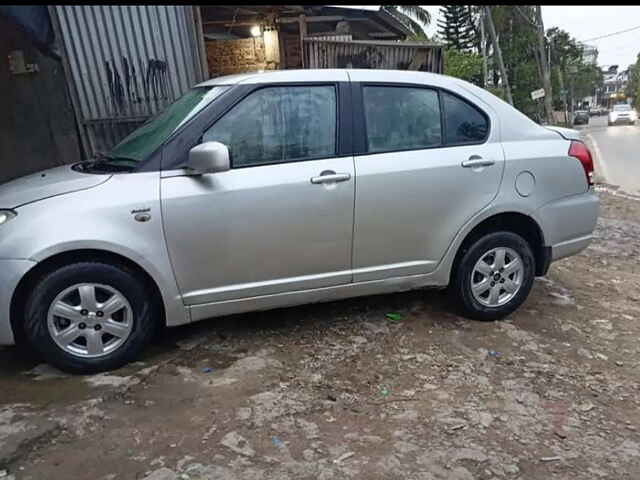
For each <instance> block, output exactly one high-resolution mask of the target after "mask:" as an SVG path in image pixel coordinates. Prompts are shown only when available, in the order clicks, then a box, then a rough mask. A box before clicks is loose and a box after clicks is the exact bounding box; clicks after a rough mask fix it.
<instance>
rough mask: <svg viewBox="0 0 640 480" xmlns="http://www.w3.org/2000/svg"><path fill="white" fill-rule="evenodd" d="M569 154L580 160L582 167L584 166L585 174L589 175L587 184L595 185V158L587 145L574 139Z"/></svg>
mask: <svg viewBox="0 0 640 480" xmlns="http://www.w3.org/2000/svg"><path fill="white" fill-rule="evenodd" d="M569 156H570V157H574V158H577V159H578V160H580V163H581V164H582V168H584V174H585V175H586V176H587V184H589V186H591V185H593V159H592V158H591V152H590V151H589V149H588V148H587V146H586V145H585V144H584V143H582V142H579V141H577V140H572V141H571V146H570V147H569Z"/></svg>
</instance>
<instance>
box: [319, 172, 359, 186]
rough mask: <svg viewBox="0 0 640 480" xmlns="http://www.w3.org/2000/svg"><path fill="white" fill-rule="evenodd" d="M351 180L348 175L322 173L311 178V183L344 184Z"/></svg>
mask: <svg viewBox="0 0 640 480" xmlns="http://www.w3.org/2000/svg"><path fill="white" fill-rule="evenodd" d="M350 178H351V174H350V173H335V172H331V173H325V172H322V173H321V174H320V175H319V176H317V177H311V183H313V184H316V185H317V184H320V183H337V182H346V181H347V180H349V179H350Z"/></svg>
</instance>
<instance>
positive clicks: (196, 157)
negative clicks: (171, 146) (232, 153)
mask: <svg viewBox="0 0 640 480" xmlns="http://www.w3.org/2000/svg"><path fill="white" fill-rule="evenodd" d="M187 168H189V169H190V170H193V171H194V173H197V174H200V175H202V174H204V173H216V172H226V171H227V170H229V169H230V168H231V163H230V162H229V149H228V148H227V146H226V145H225V144H224V143H220V142H205V143H201V144H200V145H196V146H195V147H193V148H192V149H191V150H189V160H188V161H187Z"/></svg>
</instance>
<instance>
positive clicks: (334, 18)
mask: <svg viewBox="0 0 640 480" xmlns="http://www.w3.org/2000/svg"><path fill="white" fill-rule="evenodd" d="M305 20H306V22H307V23H312V22H343V21H344V22H363V21H367V20H369V19H368V18H367V17H352V18H351V17H344V16H341V15H319V16H313V17H305ZM297 22H299V18H298V17H280V18H279V19H278V23H297Z"/></svg>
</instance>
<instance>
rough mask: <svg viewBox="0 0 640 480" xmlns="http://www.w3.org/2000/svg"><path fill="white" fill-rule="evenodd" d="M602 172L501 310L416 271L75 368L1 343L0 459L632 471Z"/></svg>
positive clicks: (610, 210)
mask: <svg viewBox="0 0 640 480" xmlns="http://www.w3.org/2000/svg"><path fill="white" fill-rule="evenodd" d="M599 190H600V191H599V195H600V197H601V200H602V203H601V206H602V210H601V216H600V219H599V222H598V228H597V231H596V232H595V235H596V239H595V241H594V242H593V244H592V245H591V246H590V247H589V248H588V249H587V250H586V251H584V252H583V253H582V254H580V255H578V256H576V257H573V258H569V259H566V260H563V261H561V262H558V263H555V264H554V265H553V266H552V267H551V270H550V272H549V274H548V275H547V277H545V278H540V279H537V280H536V282H535V285H534V289H533V291H532V294H531V296H530V297H529V299H528V301H527V302H526V303H525V305H524V306H523V307H521V308H520V309H519V311H517V312H516V313H515V314H513V315H512V316H511V317H510V318H508V319H506V320H504V321H500V322H487V323H483V322H476V321H471V320H466V319H463V318H460V317H458V316H456V315H454V314H452V313H451V312H452V307H451V305H450V304H449V303H448V301H447V300H446V298H445V296H444V295H443V294H442V293H440V292H436V291H417V292H410V293H404V294H396V295H385V296H377V297H366V298H361V299H355V300H347V301H341V302H334V303H330V304H323V305H310V306H304V307H298V308H289V309H281V310H276V311H271V312H263V313H253V314H247V315H237V316H233V317H227V318H224V319H219V320H212V321H209V322H204V323H200V324H195V325H191V326H187V327H184V328H179V329H173V330H169V331H168V332H167V333H166V334H165V336H164V337H163V338H162V339H160V340H158V341H157V342H156V343H155V344H154V345H153V347H152V348H151V349H149V351H148V352H147V353H146V355H145V356H144V358H143V359H142V360H141V361H140V362H138V363H136V364H134V365H131V366H128V367H126V368H124V369H122V370H119V371H116V372H111V373H109V374H101V375H94V376H89V377H70V376H66V375H63V374H61V373H60V372H57V371H55V370H53V369H51V368H49V367H47V366H46V365H38V364H37V361H35V360H34V359H32V358H30V357H29V356H28V354H26V353H25V352H24V351H21V350H19V349H16V348H9V349H4V350H0V478H3V474H4V478H14V479H16V480H22V479H24V480H27V479H32V480H40V479H91V480H114V479H143V478H146V479H152V480H173V479H185V480H186V479H190V480H196V479H216V480H217V479H220V480H222V479H224V480H233V479H251V480H260V479H283V480H284V479H296V480H297V479H319V480H328V479H367V480H369V479H396V478H397V479H416V480H418V479H423V480H431V479H433V480H436V479H438V480H440V479H442V480H444V479H447V480H471V479H481V480H489V479H503V478H504V479H522V480H525V479H526V480H530V479H531V480H533V479H540V480H542V479H545V480H546V479H563V480H564V479H615V480H623V479H638V478H640V430H639V429H640V390H639V381H640V369H639V368H638V367H639V366H640V355H639V353H640V343H639V340H640V323H639V322H638V319H639V318H640V262H639V258H640V201H638V200H637V199H634V198H631V197H627V196H621V195H615V191H613V192H612V191H611V190H606V189H605V188H600V189H599ZM388 313H397V314H399V315H400V316H401V318H400V319H399V320H393V319H389V318H387V317H386V314H388Z"/></svg>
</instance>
